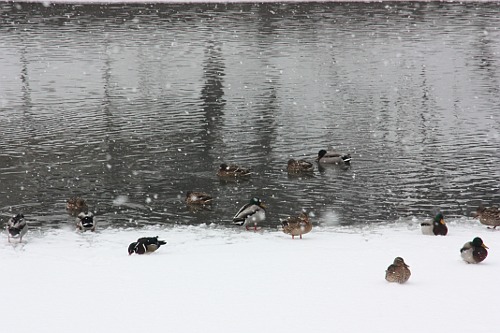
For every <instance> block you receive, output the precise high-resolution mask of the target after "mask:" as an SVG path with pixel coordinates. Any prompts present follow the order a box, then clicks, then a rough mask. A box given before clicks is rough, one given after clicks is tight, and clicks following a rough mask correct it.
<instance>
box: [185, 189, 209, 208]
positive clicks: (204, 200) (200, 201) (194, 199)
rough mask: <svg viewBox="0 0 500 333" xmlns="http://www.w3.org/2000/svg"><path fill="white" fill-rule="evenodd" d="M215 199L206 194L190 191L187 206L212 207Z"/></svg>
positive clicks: (187, 195) (187, 196)
mask: <svg viewBox="0 0 500 333" xmlns="http://www.w3.org/2000/svg"><path fill="white" fill-rule="evenodd" d="M212 200H213V198H212V197H211V196H210V195H209V194H207V193H205V192H195V191H188V192H187V193H186V204H188V205H202V206H203V205H210V204H211V203H212Z"/></svg>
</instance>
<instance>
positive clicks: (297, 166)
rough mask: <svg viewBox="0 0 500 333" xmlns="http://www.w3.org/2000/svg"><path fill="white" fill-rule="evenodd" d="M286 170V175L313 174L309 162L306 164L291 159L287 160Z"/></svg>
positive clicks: (302, 161)
mask: <svg viewBox="0 0 500 333" xmlns="http://www.w3.org/2000/svg"><path fill="white" fill-rule="evenodd" d="M286 170H287V171H288V173H303V172H313V170H314V166H313V164H312V163H311V162H307V161H306V160H294V159H293V158H292V159H290V160H288V166H287V168H286Z"/></svg>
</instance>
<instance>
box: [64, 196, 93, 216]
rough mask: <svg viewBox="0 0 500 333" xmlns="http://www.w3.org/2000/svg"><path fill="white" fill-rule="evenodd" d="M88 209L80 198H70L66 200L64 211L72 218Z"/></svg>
mask: <svg viewBox="0 0 500 333" xmlns="http://www.w3.org/2000/svg"><path fill="white" fill-rule="evenodd" d="M88 209H89V207H88V206H87V203H86V202H85V200H84V199H82V198H80V197H71V198H69V199H68V200H66V210H67V211H68V213H70V214H71V215H73V216H76V215H78V214H80V213H81V212H87V211H88Z"/></svg>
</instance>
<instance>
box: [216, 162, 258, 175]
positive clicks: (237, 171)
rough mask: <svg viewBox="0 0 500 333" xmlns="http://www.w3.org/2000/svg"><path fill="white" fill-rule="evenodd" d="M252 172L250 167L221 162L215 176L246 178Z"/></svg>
mask: <svg viewBox="0 0 500 333" xmlns="http://www.w3.org/2000/svg"><path fill="white" fill-rule="evenodd" d="M251 174H252V172H251V171H250V169H245V168H240V167H239V166H237V165H227V164H226V163H222V164H221V165H220V167H219V171H217V176H219V177H220V178H224V179H228V178H247V177H249V176H250V175H251Z"/></svg>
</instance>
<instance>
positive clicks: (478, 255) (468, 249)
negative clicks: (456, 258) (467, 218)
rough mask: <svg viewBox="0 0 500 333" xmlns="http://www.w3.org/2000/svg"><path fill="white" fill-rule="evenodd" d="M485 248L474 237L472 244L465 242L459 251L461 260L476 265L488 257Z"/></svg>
mask: <svg viewBox="0 0 500 333" xmlns="http://www.w3.org/2000/svg"><path fill="white" fill-rule="evenodd" d="M487 248H488V247H487V246H486V245H484V243H483V240H482V239H481V238H479V237H476V238H474V239H473V240H472V242H467V243H465V244H464V246H463V247H462V248H461V249H460V255H461V256H462V259H463V260H465V261H466V262H467V263H469V264H478V263H480V262H481V261H483V260H484V259H486V257H487V256H488V250H487Z"/></svg>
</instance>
